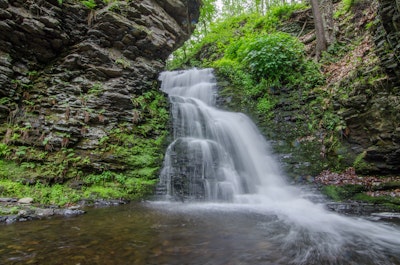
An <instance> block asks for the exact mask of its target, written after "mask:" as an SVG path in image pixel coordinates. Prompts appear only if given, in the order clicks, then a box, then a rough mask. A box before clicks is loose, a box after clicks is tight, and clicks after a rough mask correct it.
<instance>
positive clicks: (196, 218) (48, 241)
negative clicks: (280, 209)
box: [0, 202, 400, 265]
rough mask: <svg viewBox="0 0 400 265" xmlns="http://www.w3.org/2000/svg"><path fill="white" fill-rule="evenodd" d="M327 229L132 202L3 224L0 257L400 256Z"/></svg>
mask: <svg viewBox="0 0 400 265" xmlns="http://www.w3.org/2000/svg"><path fill="white" fill-rule="evenodd" d="M319 225H321V226H324V225H325V224H324V223H320V224H319ZM385 226H386V225H385ZM387 227H388V229H391V228H393V229H396V230H398V229H399V227H398V225H396V224H387ZM329 233H330V232H326V231H324V230H321V231H319V230H315V231H314V230H312V229H311V230H308V229H305V228H304V227H303V228H302V227H296V225H293V224H290V222H285V220H283V219H282V218H281V217H279V216H278V215H276V214H273V213H268V212H263V211H260V209H254V208H251V207H241V206H237V205H224V204H222V205H221V204H197V205H196V204H193V205H188V204H184V203H154V202H153V203H134V204H129V205H125V206H118V207H109V208H98V209H89V210H88V212H87V213H86V214H85V215H82V216H76V217H70V218H50V219H45V220H38V221H32V222H26V223H16V224H12V225H1V226H0V263H1V264H5V265H6V264H73V265H78V264H81V265H83V264H114V265H118V264H146V265H151V264H157V265H160V264H169V265H174V264H177V265H178V264H179V265H182V264H202V265H204V264H212V265H218V264H221V265H222V264H226V265H228V264H252V265H257V264H400V251H396V249H397V250H399V249H400V248H397V247H396V246H393V243H390V242H388V243H387V246H385V244H382V242H380V243H378V244H375V242H372V241H371V242H368V238H367V237H363V236H359V237H358V236H357V232H355V233H354V235H353V236H351V237H349V238H345V239H342V238H340V240H338V239H337V238H334V239H332V236H330V235H329ZM341 237H343V235H341ZM390 244H392V245H390ZM376 245H377V246H376Z"/></svg>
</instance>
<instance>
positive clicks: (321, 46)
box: [310, 0, 328, 60]
mask: <svg viewBox="0 0 400 265" xmlns="http://www.w3.org/2000/svg"><path fill="white" fill-rule="evenodd" d="M310 1H311V7H312V13H313V16H314V25H315V35H316V38H317V45H316V47H315V56H316V58H317V60H318V59H319V58H320V57H321V53H322V52H323V51H325V50H326V49H327V47H328V42H327V39H326V35H325V32H324V22H323V19H322V15H321V10H320V6H319V1H318V0H310Z"/></svg>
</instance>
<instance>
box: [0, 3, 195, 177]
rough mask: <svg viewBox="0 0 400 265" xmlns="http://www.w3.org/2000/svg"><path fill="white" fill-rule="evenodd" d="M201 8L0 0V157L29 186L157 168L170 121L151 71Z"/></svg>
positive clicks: (135, 173)
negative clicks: (15, 167)
mask: <svg viewBox="0 0 400 265" xmlns="http://www.w3.org/2000/svg"><path fill="white" fill-rule="evenodd" d="M85 2H86V4H85ZM87 2H92V3H95V5H92V6H90V5H88V4H87ZM199 5H200V3H199V1H198V0H189V1H186V0H134V1H100V0H97V1H74V0H63V1H57V0H49V1H44V0H41V1H31V0H0V141H1V144H0V145H1V148H0V149H1V151H0V159H1V158H2V159H4V161H10V162H16V163H17V165H22V166H23V167H24V168H27V169H29V171H27V172H29V173H25V175H24V177H23V181H25V182H28V183H35V182H37V181H38V180H40V182H42V183H64V182H65V181H67V180H69V179H70V180H74V181H75V180H76V181H77V182H78V183H77V184H76V185H82V183H79V179H81V178H83V177H84V176H85V175H87V174H89V173H101V172H106V171H108V170H109V171H113V172H115V171H118V172H123V173H128V174H130V175H131V176H133V177H139V178H140V177H144V178H150V177H151V176H152V175H154V173H155V172H156V171H157V167H158V166H159V165H160V164H161V161H162V160H161V159H162V158H161V156H162V153H163V152H162V151H160V150H159V149H160V148H161V147H162V141H163V139H164V137H165V135H166V131H167V130H166V126H167V123H168V113H167V109H168V108H167V103H166V102H165V98H164V96H163V95H161V94H160V92H158V91H157V86H158V84H157V77H158V74H159V72H160V71H161V70H162V69H163V67H164V61H165V60H166V58H167V57H168V56H169V55H170V54H171V53H172V51H174V50H175V49H177V48H178V47H179V46H180V45H181V44H182V43H183V42H184V41H185V40H186V39H188V38H189V36H190V33H191V32H192V30H193V27H194V24H195V23H196V21H197V19H198V16H199V8H200V6H199ZM3 174H4V173H3ZM3 177H4V176H3ZM9 177H10V178H16V176H14V175H13V174H12V173H10V174H9ZM19 177H20V176H19ZM103 177H104V176H103ZM19 180H21V179H19ZM106 180H107V179H106Z"/></svg>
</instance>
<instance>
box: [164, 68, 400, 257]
mask: <svg viewBox="0 0 400 265" xmlns="http://www.w3.org/2000/svg"><path fill="white" fill-rule="evenodd" d="M160 80H161V81H162V85H161V89H162V90H163V91H164V92H166V93H167V94H168V95H169V98H170V101H171V103H172V116H173V129H174V140H173V142H172V143H171V144H170V146H169V147H168V149H167V152H166V156H165V161H164V167H163V170H162V172H161V175H160V185H159V186H160V187H164V190H165V193H166V195H167V197H169V198H174V199H179V200H182V201H199V200H200V201H203V202H204V201H206V202H208V203H202V204H198V203H196V204H175V205H174V207H173V208H174V210H175V211H176V210H179V209H185V211H187V210H190V209H196V211H198V210H199V209H205V208H206V209H207V210H210V209H214V210H215V209H219V210H223V211H225V210H226V209H235V210H238V209H240V211H247V212H248V211H249V210H250V211H251V212H253V213H256V214H262V215H266V216H273V218H272V217H271V218H269V219H268V221H266V222H260V226H262V227H263V229H264V230H266V231H269V232H270V233H271V238H272V239H273V240H276V242H278V243H277V244H279V245H280V247H281V249H282V253H285V257H282V259H281V260H279V261H277V263H276V264H400V231H399V228H398V227H396V226H391V225H387V224H381V223H373V222H371V221H367V220H364V219H361V218H350V217H344V216H340V215H338V214H335V213H332V212H329V211H327V210H325V208H324V206H323V205H322V204H316V203H312V202H310V201H308V200H307V199H305V198H302V197H301V195H300V194H301V191H300V190H299V189H298V188H296V187H292V186H290V185H288V184H286V183H285V181H284V179H283V177H282V174H281V172H280V171H279V166H278V165H277V163H276V162H275V161H274V159H273V157H272V156H271V155H270V152H269V151H268V149H269V147H268V144H267V142H266V141H265V139H264V138H263V137H262V136H261V134H260V133H259V131H258V129H257V128H256V126H255V125H254V124H253V123H252V122H251V120H250V119H249V118H248V117H247V116H245V115H244V114H241V113H232V112H226V111H221V110H218V109H217V108H215V107H214V106H215V101H216V82H215V77H214V75H213V72H212V69H202V70H198V69H192V70H187V71H174V72H163V73H162V74H161V75H160ZM227 202H228V203H227ZM271 238H270V239H271ZM274 264H275V263H274Z"/></svg>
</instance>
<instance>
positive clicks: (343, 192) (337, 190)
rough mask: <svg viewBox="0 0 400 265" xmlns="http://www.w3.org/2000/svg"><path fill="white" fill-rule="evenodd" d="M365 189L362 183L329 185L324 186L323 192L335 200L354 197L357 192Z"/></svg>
mask: <svg viewBox="0 0 400 265" xmlns="http://www.w3.org/2000/svg"><path fill="white" fill-rule="evenodd" d="M363 191H365V187H364V186H361V185H344V186H334V185H328V186H324V187H323V188H322V192H323V193H324V194H325V195H327V196H328V197H330V198H332V199H333V200H335V201H343V200H348V199H351V198H353V197H354V196H355V195H356V194H359V193H361V192H363Z"/></svg>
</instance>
